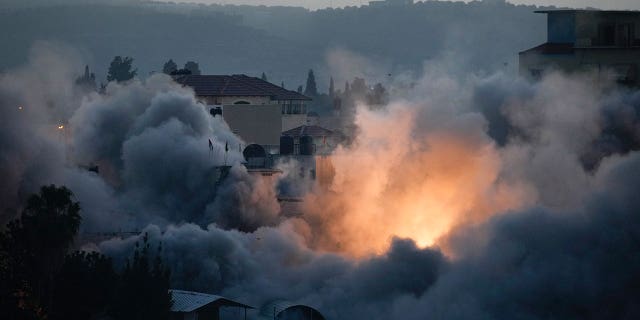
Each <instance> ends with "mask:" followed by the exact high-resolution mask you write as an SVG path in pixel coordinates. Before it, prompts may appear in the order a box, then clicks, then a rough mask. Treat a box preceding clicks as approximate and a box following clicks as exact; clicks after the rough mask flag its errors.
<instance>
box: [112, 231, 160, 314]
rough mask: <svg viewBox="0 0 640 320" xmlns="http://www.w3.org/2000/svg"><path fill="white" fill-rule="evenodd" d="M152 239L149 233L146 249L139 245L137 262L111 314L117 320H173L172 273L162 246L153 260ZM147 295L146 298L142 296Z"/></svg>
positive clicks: (127, 273)
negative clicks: (165, 260) (163, 261)
mask: <svg viewBox="0 0 640 320" xmlns="http://www.w3.org/2000/svg"><path fill="white" fill-rule="evenodd" d="M150 250H151V247H150V245H149V237H148V235H147V234H146V233H145V235H144V237H143V242H142V247H141V248H140V244H139V243H136V250H135V251H134V254H133V258H132V259H131V260H129V261H127V265H126V266H125V268H124V271H123V273H122V276H121V281H120V286H119V287H118V289H117V292H118V294H117V295H116V296H115V299H114V302H113V305H112V308H111V310H110V312H109V313H110V314H111V315H112V316H113V317H115V318H116V319H121V320H129V319H131V320H137V319H158V320H166V319H168V318H169V315H170V310H171V305H172V299H171V294H170V293H169V275H170V272H169V269H168V268H166V267H165V266H164V265H163V263H162V260H161V258H160V256H161V253H162V246H161V245H159V246H158V252H157V253H156V255H155V258H153V257H152V256H151V253H150ZM142 293H144V294H142Z"/></svg>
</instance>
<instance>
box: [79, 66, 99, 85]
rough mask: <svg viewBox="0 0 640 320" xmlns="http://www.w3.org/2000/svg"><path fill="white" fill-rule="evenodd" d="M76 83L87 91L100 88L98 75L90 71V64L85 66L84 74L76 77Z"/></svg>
mask: <svg viewBox="0 0 640 320" xmlns="http://www.w3.org/2000/svg"><path fill="white" fill-rule="evenodd" d="M76 85H78V86H79V87H80V88H82V89H83V90H87V91H96V90H97V89H98V86H97V85H96V75H95V74H93V72H90V71H89V66H88V65H86V66H84V74H83V75H82V76H80V77H78V78H77V79H76Z"/></svg>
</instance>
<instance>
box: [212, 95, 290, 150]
mask: <svg viewBox="0 0 640 320" xmlns="http://www.w3.org/2000/svg"><path fill="white" fill-rule="evenodd" d="M222 113H223V115H222V117H223V118H224V120H225V121H226V122H227V124H229V127H230V128H231V130H232V131H233V133H235V134H237V135H238V136H239V137H240V138H242V140H244V142H245V143H246V144H247V145H249V144H252V143H256V144H259V145H263V146H267V148H265V149H268V150H269V149H270V146H278V145H279V144H280V134H281V133H282V114H281V106H280V105H277V104H265V105H246V104H245V105H224V106H222Z"/></svg>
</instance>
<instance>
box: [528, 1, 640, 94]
mask: <svg viewBox="0 0 640 320" xmlns="http://www.w3.org/2000/svg"><path fill="white" fill-rule="evenodd" d="M536 13H544V14H547V42H546V43H544V44H541V45H539V46H537V47H534V48H531V49H529V50H526V51H523V52H520V54H519V58H520V70H519V71H520V74H521V75H522V76H524V77H528V78H530V79H539V78H540V77H542V75H543V74H544V73H545V72H548V71H550V70H560V71H564V72H568V73H574V72H595V73H596V74H604V73H607V74H610V75H612V76H613V77H614V78H615V80H617V81H618V82H620V83H624V84H628V85H634V86H637V85H638V84H639V81H638V80H639V78H638V67H639V66H640V11H600V10H544V11H536Z"/></svg>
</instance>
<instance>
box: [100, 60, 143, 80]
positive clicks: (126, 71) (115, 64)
mask: <svg viewBox="0 0 640 320" xmlns="http://www.w3.org/2000/svg"><path fill="white" fill-rule="evenodd" d="M132 64H133V58H131V57H124V58H123V57H121V56H116V57H114V58H113V61H111V64H110V65H109V72H108V73H107V81H117V82H123V81H127V80H131V79H133V77H135V76H136V74H137V73H138V70H137V69H133V70H132Z"/></svg>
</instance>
